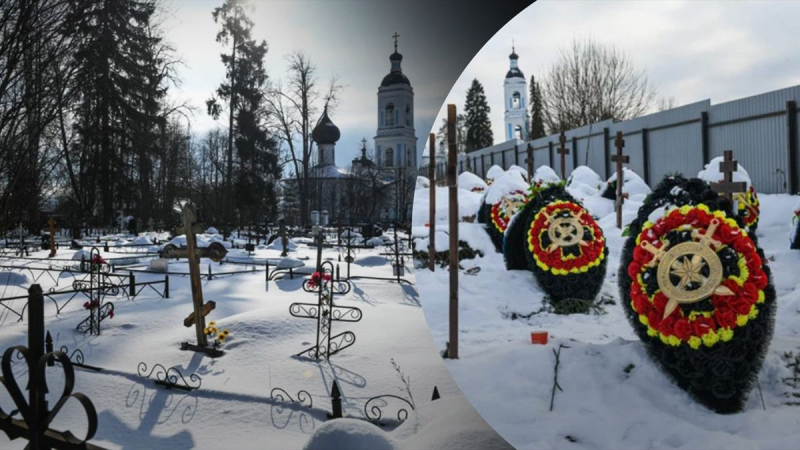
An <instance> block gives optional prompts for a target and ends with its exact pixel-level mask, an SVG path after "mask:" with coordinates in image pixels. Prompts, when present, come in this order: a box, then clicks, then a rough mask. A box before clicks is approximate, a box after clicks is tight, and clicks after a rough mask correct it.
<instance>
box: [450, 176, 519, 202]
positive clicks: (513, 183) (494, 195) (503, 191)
mask: <svg viewBox="0 0 800 450" xmlns="http://www.w3.org/2000/svg"><path fill="white" fill-rule="evenodd" d="M528 187H529V185H528V183H527V182H526V181H525V179H524V178H522V174H521V173H520V172H518V171H516V170H514V171H509V172H506V173H505V174H504V175H503V176H502V177H500V178H498V179H496V180H495V181H494V183H492V185H491V186H489V190H487V191H486V197H485V198H484V200H483V201H484V203H486V204H487V205H494V204H495V203H497V202H499V201H500V200H502V199H503V197H506V196H508V195H511V194H513V193H514V192H515V191H522V192H524V193H527V192H528ZM445 198H446V197H445ZM459 200H460V199H459Z"/></svg>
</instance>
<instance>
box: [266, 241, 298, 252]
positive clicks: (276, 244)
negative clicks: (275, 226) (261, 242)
mask: <svg viewBox="0 0 800 450" xmlns="http://www.w3.org/2000/svg"><path fill="white" fill-rule="evenodd" d="M286 241H287V243H286V248H287V249H289V251H295V250H297V243H296V242H295V241H293V240H291V239H287V240H286ZM267 248H268V249H270V250H280V251H283V239H281V238H278V239H275V240H274V241H272V243H271V244H269V245H267Z"/></svg>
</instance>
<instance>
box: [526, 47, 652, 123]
mask: <svg viewBox="0 0 800 450" xmlns="http://www.w3.org/2000/svg"><path fill="white" fill-rule="evenodd" d="M655 95H656V94H655V90H654V89H653V86H652V85H651V84H650V82H649V81H648V79H647V74H646V73H645V72H644V71H639V70H637V69H636V68H635V67H634V65H633V63H632V62H631V61H630V59H628V58H627V57H626V56H625V55H624V54H623V53H622V52H620V51H619V50H617V49H616V48H614V47H611V46H607V45H603V44H600V43H597V42H594V41H592V40H577V39H576V40H574V41H573V42H572V46H571V47H570V48H569V49H562V50H561V53H560V57H559V59H558V61H557V62H556V63H555V64H554V65H553V67H551V68H550V71H549V72H548V73H547V75H546V76H545V77H544V82H543V83H542V97H543V100H544V105H545V123H546V125H547V127H548V128H549V130H550V132H551V133H556V132H559V131H561V130H569V129H572V128H578V127H581V126H584V125H588V124H591V123H595V122H599V121H602V120H607V119H613V120H615V121H621V120H627V119H630V118H633V117H637V116H640V115H642V114H644V113H646V112H648V111H649V110H651V108H652V107H653V102H654V99H655Z"/></svg>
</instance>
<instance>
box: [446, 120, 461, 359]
mask: <svg viewBox="0 0 800 450" xmlns="http://www.w3.org/2000/svg"><path fill="white" fill-rule="evenodd" d="M447 153H448V164H447V185H448V186H449V196H450V204H449V210H448V212H449V219H450V344H449V347H448V356H449V357H450V358H451V359H458V219H459V217H458V179H457V178H456V156H457V151H456V105H447Z"/></svg>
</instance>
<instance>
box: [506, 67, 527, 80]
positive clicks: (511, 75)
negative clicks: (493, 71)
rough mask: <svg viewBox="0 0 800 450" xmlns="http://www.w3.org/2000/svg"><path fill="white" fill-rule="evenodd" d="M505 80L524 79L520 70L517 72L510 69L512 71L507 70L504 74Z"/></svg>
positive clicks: (516, 69) (515, 69)
mask: <svg viewBox="0 0 800 450" xmlns="http://www.w3.org/2000/svg"><path fill="white" fill-rule="evenodd" d="M506 78H522V79H525V75H523V74H522V71H521V70H519V69H518V68H516V67H515V68H512V69H508V72H507V73H506Z"/></svg>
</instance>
